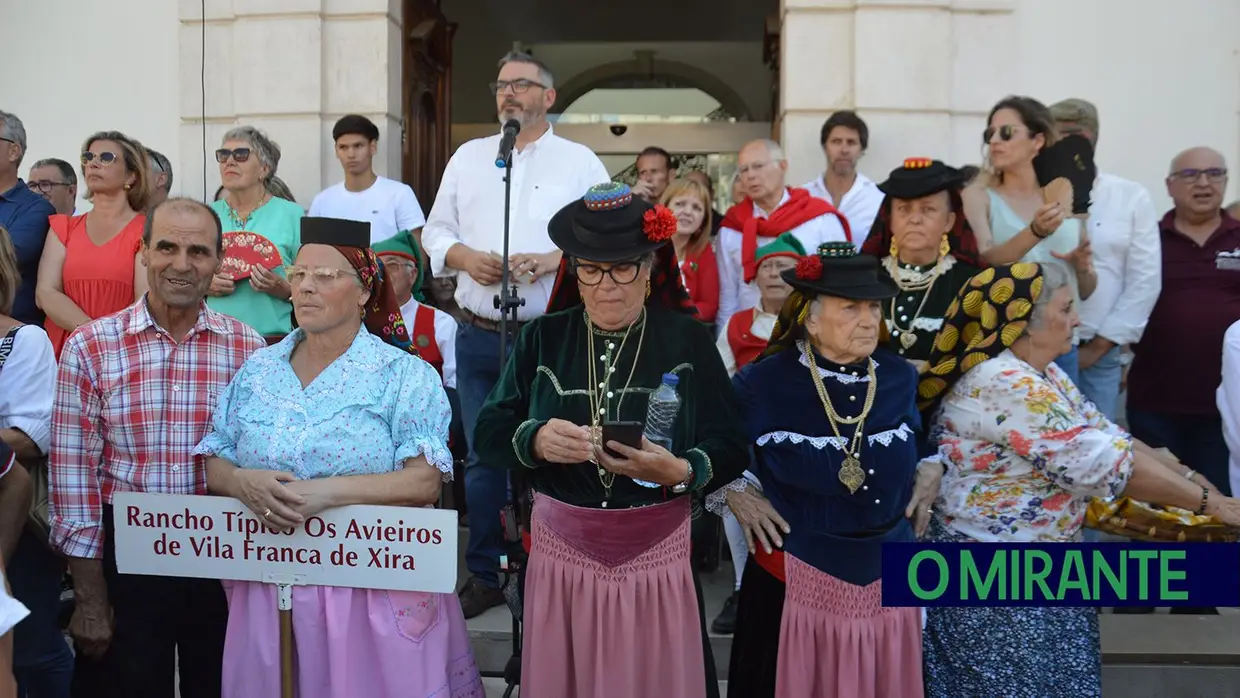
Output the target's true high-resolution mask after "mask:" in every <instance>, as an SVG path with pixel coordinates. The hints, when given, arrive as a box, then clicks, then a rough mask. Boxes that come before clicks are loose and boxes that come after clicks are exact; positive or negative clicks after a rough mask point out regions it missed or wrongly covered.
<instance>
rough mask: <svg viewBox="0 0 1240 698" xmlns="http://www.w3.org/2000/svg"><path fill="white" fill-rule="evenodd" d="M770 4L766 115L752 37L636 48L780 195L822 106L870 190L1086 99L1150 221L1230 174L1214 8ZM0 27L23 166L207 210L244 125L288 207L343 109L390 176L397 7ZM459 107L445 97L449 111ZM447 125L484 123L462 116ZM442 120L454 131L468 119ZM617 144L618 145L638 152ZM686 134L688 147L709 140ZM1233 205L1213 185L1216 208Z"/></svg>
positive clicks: (1231, 12) (166, 3)
mask: <svg viewBox="0 0 1240 698" xmlns="http://www.w3.org/2000/svg"><path fill="white" fill-rule="evenodd" d="M471 1H472V2H475V3H476V2H481V1H482V0H459V3H458V2H457V1H455V0H444V2H443V4H442V9H443V12H444V13H445V14H446V15H447V16H448V17H449V18H450V19H451V20H452V21H454V22H456V23H458V24H459V25H460V26H461V31H460V32H459V33H458V34H457V37H456V39H455V42H454V44H453V50H454V62H455V63H456V64H457V65H462V64H464V63H466V62H471V63H472V64H474V65H475V66H476V68H477V69H476V70H475V72H477V73H478V75H479V76H481V77H478V78H477V83H478V84H476V85H472V84H470V85H467V87H468V90H479V91H481V90H485V82H486V81H487V80H489V79H492V78H493V72H492V73H491V77H485V76H482V74H483V73H484V72H485V71H487V70H490V68H488V67H487V66H493V65H494V60H495V59H496V58H498V57H499V53H502V50H501V51H499V52H498V53H497V52H495V51H494V50H493V46H491V45H489V44H488V45H487V46H485V47H479V46H477V45H475V44H474V42H473V40H472V39H471V38H470V33H469V28H470V26H471V25H470V23H471V21H473V16H474V15H475V14H476V10H473V9H470V8H469V7H467V6H466V3H469V2H471ZM571 1H572V0H559V2H563V3H568V2H571ZM772 2H773V0H772ZM544 4H546V3H544ZM50 5H55V7H56V11H55V12H53V11H51V9H50ZM771 9H772V12H771V14H772V17H773V19H772V22H773V26H774V27H775V28H777V29H778V34H779V40H778V53H777V57H778V58H777V65H778V71H777V73H776V74H774V75H771V74H770V73H769V70H768V72H767V75H766V78H765V79H766V80H767V81H768V83H771V82H773V83H774V84H777V86H778V102H777V103H776V104H773V105H768V104H763V103H762V102H763V100H764V99H769V91H768V86H767V85H763V84H760V83H761V80H762V79H763V75H762V73H763V70H765V68H764V67H763V66H762V63H761V42H759V41H756V40H753V39H751V40H747V41H742V42H739V43H737V42H731V41H721V42H718V43H714V44H710V43H709V42H707V43H703V42H695V46H694V47H690V46H687V45H684V44H676V43H675V42H672V43H667V42H664V44H662V45H660V44H658V43H654V44H650V45H648V46H647V47H646V48H648V49H650V50H652V51H657V52H661V55H664V56H667V55H672V54H675V57H676V65H681V66H690V67H691V70H692V71H698V72H699V73H701V74H703V75H704V76H705V77H704V80H706V81H707V82H710V81H711V80H713V81H714V84H720V85H731V87H732V90H733V92H732V93H731V94H733V95H734V96H735V98H736V99H738V100H741V101H744V102H746V103H748V104H749V107H750V108H749V110H748V111H749V112H750V114H749V116H750V118H751V121H753V122H755V123H753V124H751V125H748V127H749V130H748V132H752V133H757V132H762V131H764V130H769V131H773V132H774V133H776V134H778V137H779V139H780V140H781V141H782V142H783V144H784V146H785V149H786V151H787V153H788V155H789V161H790V174H789V180H790V181H791V182H802V181H805V180H808V179H809V178H811V177H812V176H813V175H814V174H816V173H817V172H818V171H819V170H820V169H821V168H822V167H823V162H822V154H821V150H820V149H819V145H818V134H819V129H820V127H821V125H822V122H823V121H824V120H825V119H826V118H827V117H828V116H829V115H830V114H831V112H833V111H835V110H837V109H856V110H857V111H858V112H859V113H860V114H861V115H862V116H863V117H864V118H865V119H866V120H867V121H868V122H869V125H870V132H871V137H870V141H871V142H870V151H869V153H868V155H867V156H866V158H865V159H864V160H862V163H861V168H862V170H863V171H865V172H866V174H868V175H869V176H871V177H875V178H881V177H883V175H884V174H885V173H886V172H887V171H888V170H890V169H891V168H892V167H894V166H896V165H897V164H898V163H899V162H900V161H901V160H903V159H904V158H905V157H909V156H928V157H936V158H943V159H946V160H948V161H949V162H953V163H956V164H966V163H978V162H979V161H980V159H981V145H982V144H981V132H982V130H983V128H984V121H985V116H986V113H987V111H988V110H989V108H990V107H991V105H992V104H994V103H995V102H996V101H998V100H999V99H1000V98H1002V97H1004V96H1005V95H1008V94H1027V95H1031V96H1034V97H1036V98H1038V99H1040V100H1042V101H1043V102H1045V103H1048V104H1049V103H1051V102H1054V101H1056V100H1059V99H1063V98H1066V97H1081V98H1085V99H1088V100H1090V101H1093V102H1094V103H1095V104H1097V105H1098V107H1099V110H1100V113H1101V122H1102V124H1101V129H1100V143H1099V162H1100V165H1101V166H1102V167H1103V168H1104V169H1106V170H1107V171H1110V172H1113V173H1116V174H1119V175H1122V176H1125V177H1129V178H1131V179H1135V180H1137V181H1139V182H1141V183H1143V184H1144V185H1146V186H1147V187H1148V188H1149V189H1150V191H1151V193H1152V194H1153V195H1154V197H1155V201H1156V203H1157V204H1158V205H1159V206H1160V207H1163V208H1165V207H1167V206H1169V203H1170V202H1169V200H1168V198H1167V196H1166V192H1165V188H1164V187H1163V185H1162V180H1163V177H1164V176H1165V175H1166V172H1167V167H1168V164H1169V162H1170V159H1171V158H1172V157H1173V156H1174V155H1175V154H1176V153H1177V152H1179V151H1180V150H1183V149H1184V148H1187V147H1191V146H1195V145H1208V146H1211V147H1214V148H1216V149H1218V150H1220V151H1221V152H1222V153H1223V154H1224V156H1225V157H1227V159H1228V161H1229V162H1230V163H1233V167H1235V166H1236V165H1235V164H1234V163H1238V162H1240V29H1238V28H1240V2H1236V1H1235V0H1175V1H1174V2H1173V1H1172V0H1124V1H1123V2H1119V0H782V2H780V4H779V5H778V6H777V7H776V6H774V5H772V8H771ZM0 16H2V17H3V18H4V26H5V28H6V30H7V31H6V32H5V35H6V39H5V41H4V42H3V43H0V61H3V64H4V65H5V66H7V68H8V69H7V70H6V71H5V78H4V83H3V87H2V88H0V109H3V110H5V111H11V112H14V113H16V114H17V115H18V116H20V117H21V118H22V119H23V121H24V122H25V125H26V130H27V134H28V139H29V142H30V150H29V153H28V155H27V160H26V164H25V166H28V165H29V164H30V163H33V162H34V161H35V160H36V159H39V158H43V157H60V158H63V159H65V160H69V161H70V162H76V160H77V154H78V152H79V150H80V148H81V144H82V141H83V140H84V139H85V137H86V136H87V135H89V134H90V133H92V132H94V131H98V130H105V129H116V130H120V131H124V132H126V133H128V134H129V135H131V136H134V137H136V138H138V139H139V140H141V141H142V142H143V143H144V144H146V145H148V146H149V147H151V148H154V149H156V150H159V151H161V152H163V153H164V154H166V155H167V156H168V157H169V158H170V159H171V161H172V163H173V166H174V170H175V172H176V179H175V183H174V186H173V189H174V192H180V193H184V194H186V195H191V196H203V195H204V192H205V193H206V196H211V195H212V194H213V193H214V191H215V187H216V186H217V185H218V168H217V166H216V164H215V162H214V159H213V155H212V153H213V151H214V150H215V149H216V148H217V147H219V143H220V138H221V136H222V134H223V133H224V132H225V131H227V130H228V129H229V128H231V127H232V126H235V125H237V124H241V123H247V124H253V125H255V126H258V127H259V128H262V129H264V130H266V131H267V132H269V133H270V134H271V135H272V136H273V137H274V138H275V140H276V141H277V142H278V143H279V144H280V146H281V148H282V150H283V159H282V161H281V163H280V168H279V174H280V175H281V177H282V178H283V179H284V180H285V181H286V182H288V183H289V185H290V186H291V187H292V189H293V191H294V193H295V195H296V196H297V198H298V200H299V201H302V202H303V203H306V204H308V202H309V201H310V199H311V197H312V196H313V195H314V194H315V193H316V192H317V191H318V190H319V189H321V188H322V187H324V186H327V185H329V184H331V183H332V182H335V181H338V180H339V179H340V172H339V167H338V165H337V163H336V160H335V157H334V155H333V151H332V144H331V142H330V131H331V126H332V124H333V123H334V121H335V120H336V119H337V118H339V117H340V116H341V115H344V114H347V113H360V114H364V115H367V116H369V117H370V118H371V119H372V120H374V121H375V122H376V123H377V124H378V125H379V127H380V130H381V132H382V134H383V135H382V141H381V146H382V147H381V154H380V157H379V158H378V159H377V163H376V167H377V169H378V170H379V171H380V172H381V173H385V174H389V175H392V176H399V173H400V172H401V158H402V154H401V136H402V128H401V126H402V118H403V116H404V110H403V108H402V99H403V96H402V74H401V73H402V60H401V56H402V51H403V45H404V44H403V37H404V36H405V34H406V33H407V32H409V31H411V28H409V27H403V26H402V16H403V13H402V1H401V0H179V2H172V1H171V0H126V2H124V3H104V2H98V1H97V0H74V1H73V2H65V3H60V2H58V3H51V4H49V3H39V2H17V1H16V0H7V2H5V3H4V7H3V10H0ZM204 17H205V21H204ZM753 33H754V34H760V33H761V31H760V29H755V31H754V32H753ZM204 37H205V42H204ZM756 38H757V37H756V36H755V37H754V39H756ZM517 39H520V37H517ZM573 41H574V39H573V38H572V37H569V36H566V37H564V42H563V43H564V44H565V46H567V44H568V43H569V42H573ZM623 41H630V42H631V41H633V37H628V38H626V37H617V42H623ZM544 44H545V45H546V46H547V48H546V49H545V53H546V55H548V56H549V57H550V58H549V59H548V60H549V62H551V63H552V67H553V68H554V69H555V70H556V72H557V74H558V75H559V77H560V81H561V84H565V83H566V82H567V81H571V79H572V76H574V75H581V74H586V73H588V72H589V71H592V70H597V69H598V66H599V62H601V61H607V60H611V58H609V57H608V56H606V55H604V54H606V53H607V51H606V50H605V49H601V48H600V47H599V46H598V45H595V46H593V47H590V46H589V45H586V46H585V47H584V48H582V49H581V50H580V51H578V52H574V51H572V50H568V49H567V48H565V47H561V48H560V50H558V51H557V50H556V49H555V47H554V46H553V45H552V44H550V43H549V42H540V43H537V44H536V46H542V45H544ZM660 46H662V49H660ZM483 48H485V51H483ZM691 49H692V50H691ZM712 51H713V52H714V53H712ZM479 52H480V53H485V54H486V55H481V56H478V55H474V54H475V53H479ZM492 53H494V55H491V54H492ZM540 55H542V54H540ZM744 56H749V57H750V59H749V61H748V63H747V64H745V65H738V57H744ZM755 61H756V62H757V64H756V65H755ZM689 69H690V68H686V70H689ZM470 80H471V81H472V80H473V78H470ZM755 81H757V82H755ZM721 89H722V88H721ZM204 94H205V96H206V99H205V108H204V99H203V95H204ZM463 94H464V93H463V91H462V90H460V89H458V90H456V94H454V96H453V100H454V102H453V106H454V114H456V111H455V109H456V107H457V106H458V105H459V104H461V103H462V102H460V100H464V99H465V97H464V96H458V95H463ZM484 96H485V95H483V96H482V97H484ZM480 99H481V97H480V96H479V94H478V93H476V92H471V93H469V100H472V101H473V102H474V103H476V104H477V109H474V110H473V111H474V112H478V111H479V110H482V111H485V107H486V105H485V102H483V101H480ZM204 115H205V119H204ZM456 120H457V119H456V118H455V117H454V121H456ZM465 121H466V122H473V123H474V124H475V126H474V127H473V129H474V130H475V131H476V130H477V129H479V128H482V129H483V130H485V129H486V128H489V126H482V125H480V124H479V123H478V122H479V121H481V118H466V119H465ZM760 124H769V126H766V127H759V125H760ZM453 126H454V129H456V128H458V127H459V128H463V129H464V130H462V131H461V133H466V132H468V131H469V129H468V128H466V127H467V126H468V123H458V124H454V125H453ZM755 127H757V128H755ZM566 128H567V127H566ZM635 130H636V131H637V132H638V134H639V135H638V136H634V135H633V134H629V136H626V141H625V142H626V143H628V142H629V141H631V142H632V143H633V144H634V147H636V148H637V149H640V147H638V146H639V145H647V144H649V143H642V142H641V141H638V140H636V138H637V137H639V136H640V134H641V133H642V131H641V129H640V128H637V127H635ZM702 134H703V135H702V137H703V138H709V137H710V135H709V134H710V131H709V129H708V128H704V129H703V131H702ZM204 139H205V143H204ZM454 140H456V139H454ZM25 166H24V167H23V170H24V169H25ZM204 173H205V177H204ZM24 174H25V172H24V171H23V175H24ZM1237 191H1240V189H1237V184H1236V182H1235V181H1234V178H1233V182H1232V184H1231V185H1230V191H1229V200H1230V199H1231V198H1235V197H1236V192H1237ZM424 203H425V204H426V205H428V206H429V202H424Z"/></svg>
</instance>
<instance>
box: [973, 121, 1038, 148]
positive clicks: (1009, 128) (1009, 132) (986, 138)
mask: <svg viewBox="0 0 1240 698" xmlns="http://www.w3.org/2000/svg"><path fill="white" fill-rule="evenodd" d="M1019 128H1023V129H1025V131H1026V132H1027V133H1028V134H1029V135H1030V136H1031V137H1032V136H1033V131H1030V130H1029V127H1027V126H1019V125H1017V124H1003V125H1002V126H1000V127H999V128H995V127H994V126H987V127H986V128H985V130H983V131H982V143H983V144H984V145H990V142H991V141H992V140H994V137H995V134H996V133H997V134H999V140H1001V141H1003V142H1004V143H1007V142H1008V141H1010V140H1012V139H1013V138H1015V137H1016V129H1019Z"/></svg>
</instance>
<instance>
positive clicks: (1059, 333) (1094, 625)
mask: <svg viewBox="0 0 1240 698" xmlns="http://www.w3.org/2000/svg"><path fill="white" fill-rule="evenodd" d="M1070 279H1071V277H1070V275H1069V272H1068V271H1067V270H1066V269H1064V268H1063V267H1062V266H1061V265H1060V264H1058V263H1055V262H1051V263H1047V264H1032V263H1020V264H1014V265H1012V266H1010V267H997V268H994V269H987V270H985V271H983V272H982V273H980V274H978V275H977V276H976V277H974V278H973V279H972V280H971V281H969V283H968V284H967V285H966V286H965V288H963V289H962V290H961V292H960V297H959V300H958V301H957V302H955V303H953V305H952V307H951V308H950V309H949V312H948V316H947V319H946V321H945V323H944V326H943V329H942V330H941V331H940V332H939V335H938V338H937V340H936V342H935V349H934V352H933V353H932V354H931V356H930V366H931V368H930V369H929V371H928V372H927V373H926V375H925V376H924V377H923V379H922V381H921V385H920V388H919V392H920V394H921V395H922V396H923V397H924V398H926V399H927V400H929V401H935V400H938V399H941V400H942V404H941V409H940V410H939V412H938V413H937V414H938V417H937V420H936V426H935V430H936V433H938V434H939V436H940V441H939V444H940V446H939V453H940V454H941V455H942V458H943V463H944V465H945V466H946V468H947V473H946V475H944V476H943V482H942V488H941V490H940V493H939V497H938V500H937V502H936V503H935V507H934V516H933V520H932V522H931V526H930V533H931V537H932V538H934V539H936V540H940V541H950V542H986V543H990V542H1002V543H1021V542H1043V543H1045V542H1056V541H1078V540H1080V537H1081V535H1080V534H1081V525H1082V523H1083V521H1084V518H1085V511H1086V508H1087V506H1088V505H1089V501H1090V499H1091V498H1094V497H1100V498H1111V497H1117V496H1121V495H1123V496H1129V497H1132V498H1134V499H1138V500H1141V501H1147V502H1156V503H1160V504H1164V505H1171V506H1176V507H1181V508H1183V509H1188V510H1192V511H1196V512H1197V513H1203V514H1211V515H1214V516H1216V517H1218V518H1219V519H1221V520H1222V521H1223V522H1224V523H1226V524H1229V525H1232V526H1237V525H1240V501H1237V500H1235V499H1231V498H1227V497H1223V496H1222V495H1221V494H1219V493H1218V491H1217V490H1216V489H1215V488H1214V487H1213V485H1211V484H1210V483H1209V482H1208V481H1206V480H1205V479H1204V478H1202V477H1201V476H1200V475H1198V474H1196V473H1194V472H1193V471H1192V470H1189V469H1188V468H1187V467H1186V466H1184V465H1182V464H1179V463H1175V462H1172V461H1170V459H1168V460H1162V456H1159V455H1157V454H1155V453H1154V452H1153V451H1152V450H1151V449H1150V448H1149V447H1148V446H1146V445H1145V444H1143V443H1141V442H1140V441H1137V440H1136V439H1133V438H1132V437H1131V436H1129V435H1128V434H1127V433H1125V432H1124V431H1123V430H1121V429H1120V428H1119V427H1117V426H1116V425H1115V424H1113V423H1111V422H1110V421H1108V420H1107V418H1106V417H1104V416H1103V415H1102V414H1101V413H1100V412H1098V410H1097V408H1095V407H1094V405H1093V404H1092V403H1090V402H1089V401H1088V400H1086V399H1084V398H1083V397H1082V396H1081V393H1080V392H1079V391H1078V390H1077V388H1076V386H1075V385H1074V384H1073V383H1072V381H1071V380H1069V379H1068V378H1067V376H1066V375H1065V373H1064V372H1063V371H1062V370H1061V369H1060V368H1059V367H1058V366H1057V365H1055V364H1054V359H1055V357H1057V356H1060V355H1062V354H1063V353H1064V352H1065V351H1066V350H1067V348H1068V346H1069V345H1070V344H1071V342H1072V334H1073V330H1075V329H1076V326H1077V325H1078V324H1079V321H1078V320H1077V316H1076V303H1075V293H1074V291H1073V288H1072V286H1071V281H1070ZM925 667H926V692H927V694H928V695H930V696H941V697H943V698H947V697H948V696H1013V695H1033V696H1084V697H1089V696H1100V695H1101V691H1102V688H1101V678H1102V666H1101V658H1100V652H1099V638H1098V618H1097V611H1096V610H1095V609H1094V608H1092V607H1086V608H1012V607H968V608H946V607H936V608H931V609H929V611H928V621H927V627H926V636H925Z"/></svg>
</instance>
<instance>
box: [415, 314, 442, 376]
mask: <svg viewBox="0 0 1240 698" xmlns="http://www.w3.org/2000/svg"><path fill="white" fill-rule="evenodd" d="M413 345H414V346H416V347H417V348H418V356H420V357H422V360H423V361H425V362H426V363H428V364H430V365H431V366H433V367H434V368H435V370H436V371H437V372H438V373H439V377H440V379H442V378H443V354H441V353H439V342H438V341H437V340H436V338H435V309H434V308H431V307H429V306H426V305H423V304H422V303H418V311H417V313H415V314H414V316H413Z"/></svg>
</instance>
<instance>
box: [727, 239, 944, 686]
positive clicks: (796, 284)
mask: <svg viewBox="0 0 1240 698" xmlns="http://www.w3.org/2000/svg"><path fill="white" fill-rule="evenodd" d="M783 276H784V280H785V281H787V282H788V284H789V285H791V286H792V287H793V289H794V290H793V292H792V293H791V294H790V295H789V297H788V300H787V301H786V302H785V303H784V307H783V308H782V309H781V311H780V314H779V320H778V321H777V322H776V325H775V331H774V333H772V335H771V341H770V345H769V346H768V347H767V350H766V351H765V352H764V353H763V355H762V356H761V357H760V358H759V359H758V361H756V362H755V363H753V364H751V365H750V366H748V367H746V368H745V369H743V370H742V371H741V372H740V373H738V374H737V376H736V378H735V380H734V386H735V389H736V392H737V395H738V397H739V399H740V404H741V414H742V417H743V419H744V421H745V430H746V437H747V439H748V440H749V442H750V443H751V444H752V445H753V448H754V454H755V464H754V466H753V470H754V472H755V474H756V475H757V478H758V480H760V481H761V484H762V492H761V493H760V494H759V493H757V492H756V491H755V488H752V487H749V486H747V485H745V484H744V481H739V482H737V483H735V484H730V485H729V486H728V488H727V491H725V492H720V493H716V494H715V495H713V496H712V497H710V498H709V506H711V508H712V509H714V508H715V507H716V506H717V505H718V504H719V503H720V500H721V499H725V500H726V502H727V505H728V506H729V507H730V508H731V509H732V511H733V513H734V514H735V515H736V517H737V519H738V520H739V521H740V523H741V525H742V527H744V528H745V530H746V537H747V538H749V540H750V546H751V550H752V551H753V553H754V554H753V555H751V556H750V561H749V563H748V564H747V566H746V570H745V577H744V580H743V581H742V583H741V597H740V602H739V608H738V611H737V626H736V634H735V638H734V641H733V649H732V662H731V668H730V672H729V675H728V693H729V695H733V696H746V697H752V696H775V695H779V696H867V697H870V696H872V697H876V698H877V697H885V696H890V697H892V698H896V697H898V698H917V697H919V696H921V695H922V691H923V689H922V673H921V663H922V662H921V615H920V612H919V610H918V609H916V608H883V607H882V592H881V585H880V583H879V579H880V572H881V569H880V557H881V551H882V545H883V543H887V542H907V541H912V540H914V539H915V537H916V535H917V533H918V532H920V531H921V530H924V528H925V525H926V523H927V522H928V520H929V509H928V507H929V505H930V503H931V502H933V500H934V497H935V495H936V494H937V492H938V484H939V480H940V478H941V477H942V466H941V465H939V464H938V463H937V462H934V461H933V460H924V461H923V457H925V456H928V455H930V454H928V453H925V452H924V451H925V448H924V446H923V445H922V444H923V440H922V439H921V438H920V436H921V432H922V427H921V418H920V416H919V414H918V410H917V403H916V387H917V371H916V370H914V368H913V367H912V366H911V365H910V364H909V363H908V362H907V361H904V360H902V359H900V358H899V356H898V355H896V354H894V353H892V352H889V351H887V350H886V349H883V348H881V347H879V346H878V343H879V335H880V331H881V326H882V305H883V304H884V303H885V302H886V301H888V300H889V299H891V298H892V297H894V296H895V295H896V292H897V290H898V289H897V288H896V285H895V284H894V283H893V282H892V281H891V279H890V278H888V277H887V275H886V274H884V273H883V272H882V269H881V267H880V266H879V262H878V260H877V259H875V258H874V257H871V256H869V255H864V254H858V253H857V252H856V251H855V249H854V247H853V246H852V245H851V244H848V243H827V244H825V245H822V246H821V247H819V248H818V251H817V253H816V254H814V255H811V256H808V257H804V258H802V259H801V260H800V262H798V264H797V266H796V268H795V269H791V270H788V271H786V272H784V274H783ZM923 463H924V465H922V464H923ZM721 495H722V496H721ZM780 548H782V550H780Z"/></svg>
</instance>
